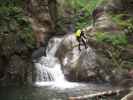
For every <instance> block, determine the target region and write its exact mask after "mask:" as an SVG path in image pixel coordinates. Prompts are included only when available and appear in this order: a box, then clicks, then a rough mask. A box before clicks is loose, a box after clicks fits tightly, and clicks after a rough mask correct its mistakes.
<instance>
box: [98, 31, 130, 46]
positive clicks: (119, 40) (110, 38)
mask: <svg viewBox="0 0 133 100" xmlns="http://www.w3.org/2000/svg"><path fill="white" fill-rule="evenodd" d="M96 40H97V41H98V42H106V43H110V44H112V45H114V46H117V45H127V43H128V40H127V36H126V35H124V34H115V35H112V34H111V35H110V33H107V32H97V33H96Z"/></svg>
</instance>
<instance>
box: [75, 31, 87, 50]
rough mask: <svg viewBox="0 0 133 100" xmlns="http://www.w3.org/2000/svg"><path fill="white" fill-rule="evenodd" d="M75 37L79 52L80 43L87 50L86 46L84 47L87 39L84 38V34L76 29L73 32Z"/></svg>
mask: <svg viewBox="0 0 133 100" xmlns="http://www.w3.org/2000/svg"><path fill="white" fill-rule="evenodd" d="M75 36H76V38H77V41H78V42H79V46H78V48H79V51H81V48H80V46H81V44H82V43H83V45H84V46H85V48H86V49H87V45H86V39H87V37H86V36H85V33H84V32H83V31H82V30H80V29H78V30H77V31H76V32H75Z"/></svg>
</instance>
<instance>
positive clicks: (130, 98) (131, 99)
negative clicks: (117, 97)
mask: <svg viewBox="0 0 133 100" xmlns="http://www.w3.org/2000/svg"><path fill="white" fill-rule="evenodd" d="M121 100H133V92H131V93H129V94H127V95H126V96H125V97H123V98H122V99H121Z"/></svg>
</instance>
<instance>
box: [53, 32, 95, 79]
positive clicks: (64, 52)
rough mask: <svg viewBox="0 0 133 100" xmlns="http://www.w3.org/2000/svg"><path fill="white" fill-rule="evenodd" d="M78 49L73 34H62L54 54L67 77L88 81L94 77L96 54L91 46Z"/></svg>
mask: <svg viewBox="0 0 133 100" xmlns="http://www.w3.org/2000/svg"><path fill="white" fill-rule="evenodd" d="M81 48H82V50H81V51H79V49H78V42H77V40H76V37H75V36H74V35H73V34H70V35H66V36H64V38H63V40H62V42H61V44H60V46H59V48H58V50H57V52H56V56H57V57H58V58H59V60H60V62H61V64H62V69H63V71H64V74H65V76H66V78H67V79H69V80H71V81H73V80H77V81H79V80H82V81H89V80H90V79H92V78H96V73H95V68H96V66H97V64H96V55H95V52H94V51H93V49H92V48H91V47H88V48H87V49H84V46H83V45H82V46H81Z"/></svg>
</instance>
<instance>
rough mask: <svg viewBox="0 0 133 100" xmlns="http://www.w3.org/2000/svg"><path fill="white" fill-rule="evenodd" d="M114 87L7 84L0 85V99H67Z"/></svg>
mask: <svg viewBox="0 0 133 100" xmlns="http://www.w3.org/2000/svg"><path fill="white" fill-rule="evenodd" d="M115 89H118V88H114V87H112V86H110V85H108V84H78V86H75V87H73V88H59V87H51V86H43V87H42V86H41V87H36V86H23V87H22V86H21V87H17V86H16V87H15V86H14V87H13V86H12V87H10V86H9V87H0V100H68V98H69V97H71V96H82V95H87V94H93V93H98V92H102V91H109V90H115Z"/></svg>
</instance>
